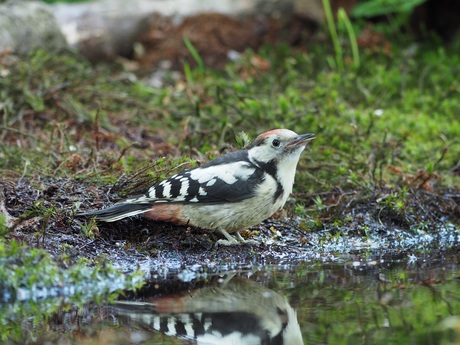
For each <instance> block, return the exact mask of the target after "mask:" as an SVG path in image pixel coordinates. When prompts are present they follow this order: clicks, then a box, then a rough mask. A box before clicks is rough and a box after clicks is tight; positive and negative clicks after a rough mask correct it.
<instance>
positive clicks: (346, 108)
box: [0, 46, 460, 191]
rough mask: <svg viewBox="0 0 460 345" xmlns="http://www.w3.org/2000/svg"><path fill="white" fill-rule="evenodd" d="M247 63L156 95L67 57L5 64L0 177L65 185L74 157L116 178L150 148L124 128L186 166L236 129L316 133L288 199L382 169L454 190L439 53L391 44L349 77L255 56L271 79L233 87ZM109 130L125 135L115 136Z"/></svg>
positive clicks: (367, 179)
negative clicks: (152, 140)
mask: <svg viewBox="0 0 460 345" xmlns="http://www.w3.org/2000/svg"><path fill="white" fill-rule="evenodd" d="M251 54H253V53H251V52H248V53H247V54H246V56H245V57H243V59H242V61H239V62H237V63H234V64H231V65H228V66H227V68H226V70H225V71H224V72H215V71H212V70H210V69H206V68H204V67H203V66H201V67H200V69H199V76H200V78H199V79H194V80H193V82H192V84H191V85H187V84H185V88H182V89H178V88H176V86H175V85H171V86H167V87H165V88H163V89H155V88H150V87H148V86H146V85H144V84H142V82H141V81H135V82H131V81H129V80H128V79H126V78H123V77H122V76H123V74H122V73H120V71H117V70H115V71H114V70H109V69H94V68H93V67H91V66H89V65H88V64H86V63H85V62H84V61H83V60H82V59H80V58H78V57H76V56H72V55H64V56H59V57H53V56H48V55H46V53H45V52H38V53H36V54H35V55H33V56H31V57H30V58H29V59H26V60H23V61H19V62H17V63H16V64H15V65H13V66H10V67H9V69H10V71H11V73H10V74H9V76H8V77H7V78H2V79H1V81H0V83H1V84H2V85H1V86H2V88H1V89H2V99H4V100H5V101H4V102H3V108H2V123H1V125H0V134H1V135H2V137H3V139H9V138H12V139H15V138H19V140H20V141H21V145H16V144H15V142H14V140H11V141H8V140H5V141H4V142H7V144H0V157H1V158H2V159H1V162H0V169H3V170H8V171H10V172H11V171H12V172H14V174H17V175H22V176H34V175H37V174H45V175H48V174H49V175H55V174H56V173H57V174H58V175H65V176H69V175H73V173H74V172H72V171H71V172H69V171H68V170H69V169H68V165H69V164H68V160H70V159H71V158H72V157H73V156H74V155H75V154H78V155H80V156H81V157H82V160H83V161H84V163H82V165H83V167H85V168H88V167H90V166H91V169H92V171H93V172H94V171H96V172H97V171H98V169H100V168H101V166H98V163H101V162H104V163H105V165H103V167H104V170H105V169H107V168H110V167H112V168H114V169H115V171H116V170H117V169H119V168H120V165H122V166H126V163H127V162H126V159H128V158H127V157H131V158H130V159H131V160H132V161H133V162H134V163H129V164H130V165H132V164H134V165H136V164H137V163H139V165H141V164H145V163H146V162H148V161H149V160H150V159H151V158H152V157H155V156H158V154H156V152H155V148H154V147H153V148H152V147H148V148H147V149H145V148H139V146H142V144H144V143H142V142H139V141H138V140H135V139H134V140H133V139H132V138H130V137H129V134H130V133H129V129H130V128H133V129H134V130H143V131H145V132H146V133H150V134H151V135H155V134H159V133H164V135H163V136H164V139H165V140H166V141H167V142H168V143H170V144H171V145H177V144H180V145H181V146H180V147H178V148H177V149H178V151H179V152H182V153H184V154H186V155H188V154H190V155H192V156H194V157H197V156H196V153H197V151H199V152H202V153H204V155H205V156H215V154H216V153H215V150H216V149H217V150H219V148H220V147H222V146H224V144H230V145H233V144H234V143H235V136H236V135H237V134H238V133H239V132H240V131H245V132H247V133H248V134H249V135H250V136H252V137H254V136H255V135H257V134H258V133H260V132H262V131H264V130H267V129H270V128H274V127H287V128H291V129H293V130H295V131H297V132H315V133H317V134H318V138H317V140H315V142H314V144H313V145H312V149H311V151H310V152H309V153H307V154H306V155H305V156H306V157H305V159H304V160H303V164H302V168H301V170H302V172H303V174H304V175H301V176H300V178H299V181H301V182H300V184H297V189H298V190H299V189H300V190H309V191H319V190H325V189H329V188H331V187H333V186H340V187H347V186H348V187H350V182H353V180H360V181H361V182H362V183H364V184H372V183H374V182H375V181H373V180H372V176H371V175H372V174H370V170H372V167H374V173H375V169H377V170H378V169H383V170H384V173H383V176H384V182H385V183H389V184H392V183H393V182H394V181H395V178H396V177H397V176H393V175H394V174H393V173H391V172H390V171H388V169H386V168H387V166H388V165H392V166H397V167H399V168H401V169H402V171H403V172H404V173H407V174H411V173H415V172H417V170H419V169H432V170H433V169H434V170H435V171H433V172H435V173H437V174H439V175H440V177H441V179H440V180H439V181H440V182H441V184H442V181H444V178H445V181H446V183H445V185H447V182H448V184H449V185H450V184H452V183H454V184H455V185H458V181H456V179H455V178H452V176H449V175H450V173H449V169H451V168H452V167H453V166H454V165H455V164H456V163H457V161H458V157H459V156H460V155H459V152H460V147H459V146H460V144H459V142H458V137H459V135H460V124H459V122H458V121H455V119H456V117H457V115H458V113H459V111H460V104H459V103H460V102H459V101H458V100H459V99H460V97H459V93H460V83H459V82H458V80H457V79H456V75H458V73H459V69H460V67H458V66H460V61H459V60H460V58H459V57H458V55H457V54H453V53H452V52H450V51H449V50H447V49H445V48H442V47H438V48H436V49H424V48H421V49H420V50H419V51H417V52H416V54H414V55H407V54H406V52H405V51H404V49H402V48H399V47H397V46H394V47H393V53H392V56H387V55H385V54H384V53H378V52H377V53H375V52H372V53H371V52H367V54H366V52H361V65H360V67H359V69H356V68H352V66H351V65H347V66H344V70H343V71H340V70H336V69H334V68H331V67H330V66H329V65H328V64H327V62H326V61H325V59H324V56H327V55H328V54H329V53H328V51H327V48H324V47H321V46H317V47H313V48H312V49H311V51H309V52H308V53H295V52H293V51H291V50H290V48H288V47H278V48H277V49H268V47H267V48H266V49H262V50H261V51H260V52H259V54H260V55H261V57H262V58H264V59H266V60H267V61H269V62H270V64H271V69H270V71H255V72H254V71H253V73H252V74H249V75H248V76H247V77H245V78H241V71H242V70H244V69H249V68H250V66H249V65H250V62H249V57H250V56H251ZM198 58H199V56H196V57H195V59H198ZM355 67H356V66H355ZM189 73H190V71H189ZM190 78H192V77H191V76H189V77H188V79H190ZM126 124H128V126H126ZM120 126H121V127H122V128H128V130H127V131H124V130H122V132H121V133H119V132H120ZM140 139H141V138H140ZM147 144H148V143H147ZM144 146H145V145H144ZM147 146H148V145H147ZM123 150H124V151H125V152H126V154H125V155H120V152H123ZM123 160H124V161H123ZM90 163H91V164H90ZM122 168H123V167H122ZM134 168H135V167H134ZM312 168H313V170H312ZM77 170H78V169H77ZM78 171H83V169H80V170H78ZM78 171H77V172H78ZM309 171H314V175H315V176H314V178H313V181H312V176H311V175H312V174H313V173H311V172H309ZM108 172H109V173H113V172H114V171H113V170H110V169H109V171H108ZM379 173H381V172H379ZM305 176H306V177H308V178H303V177H305ZM308 181H310V183H309V182H308ZM351 185H353V183H351ZM348 187H347V188H348Z"/></svg>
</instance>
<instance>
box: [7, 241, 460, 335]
mask: <svg viewBox="0 0 460 345" xmlns="http://www.w3.org/2000/svg"><path fill="white" fill-rule="evenodd" d="M187 272H189V271H186V270H183V271H178V272H176V273H174V274H173V273H168V276H160V275H158V274H152V280H151V281H149V282H148V284H147V285H146V286H145V287H144V288H143V289H142V290H141V291H139V292H138V293H136V294H132V293H127V294H126V296H125V298H124V300H123V301H121V300H119V301H118V302H116V303H115V304H114V305H110V306H108V305H106V306H94V305H85V306H84V307H80V308H75V307H72V305H73V304H72V303H71V302H70V301H68V300H67V301H63V300H59V299H55V300H54V302H53V301H51V300H46V301H44V300H43V301H40V300H37V301H35V302H31V301H28V302H27V304H26V303H24V302H16V305H15V306H12V304H11V303H10V304H8V305H2V306H1V308H0V317H1V320H0V321H1V323H0V325H1V327H2V332H1V333H2V335H3V336H4V335H5V334H8V335H9V339H10V340H8V339H4V343H7V344H8V343H11V344H13V343H14V344H44V343H47V344H277V343H280V344H302V343H303V344H458V343H459V342H460V254H459V251H458V248H457V249H451V250H449V251H446V252H441V253H428V254H419V255H414V254H404V253H402V254H401V253H399V254H397V255H396V254H388V253H386V254H385V255H379V254H376V253H372V254H371V253H369V252H365V251H357V252H356V253H354V254H352V255H350V254H348V255H346V256H342V257H339V258H338V259H337V260H336V261H334V262H331V261H329V262H324V261H323V260H321V261H308V262H303V263H299V264H296V265H287V264H284V265H283V266H279V265H270V266H266V267H263V268H261V267H260V266H258V267H257V268H256V267H253V268H245V269H241V270H232V271H228V272H220V273H219V274H211V273H202V274H200V275H196V274H195V275H190V274H188V273H187ZM52 302H53V303H61V304H62V306H63V307H62V308H60V310H59V311H58V312H57V313H52V314H51V315H50V316H48V318H47V320H46V321H43V320H44V319H43V316H44V315H46V310H47V308H46V306H47V305H48V304H50V303H52ZM18 308H19V309H21V308H22V309H26V310H27V309H28V310H29V314H27V313H25V314H24V313H23V312H22V313H21V314H22V315H27V316H26V317H23V318H22V320H17V319H15V318H14V317H11V315H12V314H14V313H15V312H17V311H18V310H19V309H18ZM12 329H14V331H12ZM6 330H9V332H8V333H5V331H6ZM12 339H15V340H12Z"/></svg>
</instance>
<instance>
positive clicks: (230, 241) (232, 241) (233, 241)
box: [216, 229, 244, 246]
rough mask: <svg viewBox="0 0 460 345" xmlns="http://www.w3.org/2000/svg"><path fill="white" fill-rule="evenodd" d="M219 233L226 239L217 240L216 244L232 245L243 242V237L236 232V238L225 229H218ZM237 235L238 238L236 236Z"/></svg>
mask: <svg viewBox="0 0 460 345" xmlns="http://www.w3.org/2000/svg"><path fill="white" fill-rule="evenodd" d="M219 231H220V233H221V234H222V235H224V236H225V238H226V240H219V241H217V242H216V244H217V245H218V246H234V245H237V244H241V243H244V238H243V237H241V235H240V234H239V233H238V232H237V238H235V237H233V236H232V235H230V234H229V233H228V232H227V230H225V229H219ZM238 236H239V238H238Z"/></svg>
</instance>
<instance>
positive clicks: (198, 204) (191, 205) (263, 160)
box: [79, 129, 315, 245]
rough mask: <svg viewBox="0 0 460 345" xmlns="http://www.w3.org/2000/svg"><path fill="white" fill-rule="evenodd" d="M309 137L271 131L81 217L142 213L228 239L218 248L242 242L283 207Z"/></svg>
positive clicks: (109, 218)
mask: <svg viewBox="0 0 460 345" xmlns="http://www.w3.org/2000/svg"><path fill="white" fill-rule="evenodd" d="M313 139H315V134H313V133H308V134H301V135H298V134H296V133H295V132H293V131H291V130H289V129H273V130H270V131H267V132H264V133H262V134H260V135H259V136H257V138H256V139H255V140H254V141H253V142H252V143H251V144H250V145H249V146H248V147H246V148H243V149H241V150H237V151H233V152H230V153H227V154H224V155H221V156H219V157H217V158H215V159H213V160H211V161H209V162H208V163H206V164H204V165H202V166H199V167H196V168H193V169H188V170H185V171H183V172H181V173H178V174H175V175H173V176H171V177H169V178H168V179H166V180H164V181H162V182H159V183H157V184H155V185H153V186H152V187H150V188H149V189H148V190H147V191H146V192H145V193H144V194H142V195H137V196H133V197H130V198H128V199H125V200H122V201H120V202H118V203H116V204H114V205H113V206H110V207H108V208H104V209H101V210H95V211H90V212H86V213H81V214H79V215H85V216H93V217H95V219H96V220H98V221H104V222H114V221H118V220H120V219H123V218H126V217H130V216H134V215H138V214H143V215H144V217H146V218H149V219H152V220H155V221H161V222H169V223H172V224H175V225H186V226H193V227H197V228H201V229H206V230H210V231H219V232H220V233H221V234H222V235H223V236H224V237H225V238H226V239H225V240H224V239H220V240H218V241H217V244H218V245H236V244H241V243H244V242H245V240H244V239H243V237H242V236H241V235H240V231H242V230H245V229H247V228H249V227H251V226H255V225H257V224H259V223H260V222H262V221H263V220H265V219H267V218H269V217H270V216H272V215H273V214H274V213H275V212H276V211H278V210H280V209H282V208H283V206H284V204H285V203H286V200H287V199H288V197H289V195H290V194H291V192H292V188H293V184H294V178H295V174H296V168H297V164H298V162H299V159H300V155H301V153H302V152H303V151H304V149H305V147H306V145H307V144H308V143H309V142H311V141H312V140H313ZM231 233H232V234H235V237H234V236H232V235H230V234H231Z"/></svg>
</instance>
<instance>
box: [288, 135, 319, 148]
mask: <svg viewBox="0 0 460 345" xmlns="http://www.w3.org/2000/svg"><path fill="white" fill-rule="evenodd" d="M315 138H316V137H315V134H313V133H308V134H301V135H298V136H296V137H295V138H293V139H292V141H291V142H290V143H289V144H287V146H288V147H289V148H293V149H294V148H297V147H300V146H305V145H307V144H308V143H309V142H310V141H312V140H314V139H315Z"/></svg>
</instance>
